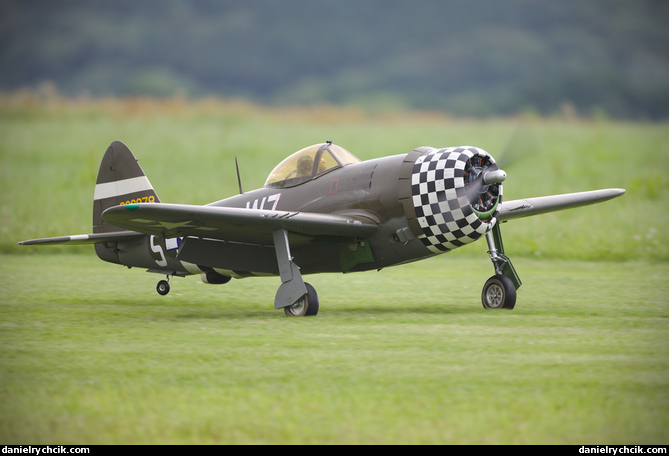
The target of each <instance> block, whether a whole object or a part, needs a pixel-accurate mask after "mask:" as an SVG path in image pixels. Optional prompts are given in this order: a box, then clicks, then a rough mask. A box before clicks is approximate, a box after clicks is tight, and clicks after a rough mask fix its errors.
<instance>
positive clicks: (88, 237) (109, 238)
mask: <svg viewBox="0 0 669 456" xmlns="http://www.w3.org/2000/svg"><path fill="white" fill-rule="evenodd" d="M142 236H144V234H142V233H137V232H136V231H117V232H111V233H97V234H79V235H75V236H60V237H51V238H43V239H31V240H29V241H21V242H19V245H58V244H69V245H82V244H97V243H98V242H120V241H127V240H130V239H133V238H138V237H142Z"/></svg>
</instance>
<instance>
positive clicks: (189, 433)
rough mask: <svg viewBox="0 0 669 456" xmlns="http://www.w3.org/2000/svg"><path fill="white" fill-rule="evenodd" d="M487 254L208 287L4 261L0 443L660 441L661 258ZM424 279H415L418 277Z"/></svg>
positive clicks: (54, 263) (667, 325)
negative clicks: (295, 289) (284, 304)
mask: <svg viewBox="0 0 669 456" xmlns="http://www.w3.org/2000/svg"><path fill="white" fill-rule="evenodd" d="M517 263H518V264H517V267H518V269H519V271H520V272H521V274H522V276H523V279H524V280H525V284H524V285H523V287H522V288H521V289H520V290H519V302H518V305H517V307H516V309H515V310H513V311H498V312H490V311H484V310H483V308H482V307H481V305H480V301H479V293H480V287H481V284H482V281H483V280H484V279H485V278H486V277H487V276H488V275H489V274H490V273H491V267H490V265H489V264H488V261H487V260H485V259H481V260H478V259H472V258H458V257H457V256H453V257H451V258H449V257H448V256H443V257H440V258H437V259H433V260H428V261H425V262H419V263H415V264H412V265H407V266H404V267H399V268H390V269H386V270H384V271H382V272H380V273H375V272H373V273H360V274H357V275H356V274H354V275H350V276H343V275H319V276H314V277H309V279H308V280H309V281H310V282H312V283H313V284H314V285H315V286H316V287H317V289H318V290H319V293H320V297H321V312H320V313H319V315H318V316H317V317H314V318H302V319H289V318H285V317H284V316H283V314H282V312H280V311H275V310H274V309H273V308H272V297H273V294H274V292H275V289H276V287H277V285H278V282H277V281H276V280H275V279H271V278H270V279H245V280H241V281H234V282H232V283H230V284H228V285H223V286H220V287H215V286H208V285H204V284H202V283H200V282H199V281H198V280H196V279H195V278H187V279H175V280H173V291H172V293H170V295H169V296H168V297H160V296H158V295H157V294H156V293H155V291H154V286H155V277H154V275H153V274H146V273H143V272H140V271H127V270H124V268H121V267H118V266H116V267H114V266H112V265H106V264H103V263H101V262H99V261H97V259H95V258H93V257H92V256H85V255H44V256H35V255H28V256H18V255H11V256H5V257H4V258H3V262H2V266H1V272H2V276H3V278H4V280H3V289H4V292H5V293H4V298H3V302H2V307H1V308H0V312H1V314H2V316H1V321H2V323H1V327H2V329H1V331H0V338H1V340H2V345H1V347H2V349H1V351H0V356H1V358H2V364H1V365H2V370H1V371H0V372H1V376H2V377H1V378H2V382H0V401H1V402H2V404H3V406H2V412H1V413H0V441H2V442H3V443H16V444H28V443H32V444H38V443H42V444H55V443H59V444H63V443H70V444H75V443H78V444H118V443H129V444H133V443H136V444H148V443H177V444H199V443H202V444H212V443H213V444H220V443H241V444H244V443H269V444H273V443H278V444H290V443H308V444H316V443H324V444H339V443H352V444H356V443H361V444H384V443H385V444H394V443H410V444H435V443H445V444H505V443H510V444H584V443H585V444H632V443H636V444H666V443H667V442H668V441H669V431H668V429H669V414H668V413H667V411H668V410H669V388H668V387H669V357H668V355H669V347H668V345H667V343H666V340H667V330H668V329H669V320H668V318H667V317H669V312H668V309H667V302H666V296H667V292H669V289H668V286H667V283H666V280H665V277H666V276H667V274H668V273H669V267H668V266H667V265H666V264H664V263H663V264H655V265H649V264H647V263H629V264H626V265H624V266H622V265H619V264H616V263H603V262H581V261H576V262H575V261H554V262H549V261H544V260H541V261H538V260H532V259H520V260H519V261H518V262H517ZM426 282H427V283H429V286H425V283H426Z"/></svg>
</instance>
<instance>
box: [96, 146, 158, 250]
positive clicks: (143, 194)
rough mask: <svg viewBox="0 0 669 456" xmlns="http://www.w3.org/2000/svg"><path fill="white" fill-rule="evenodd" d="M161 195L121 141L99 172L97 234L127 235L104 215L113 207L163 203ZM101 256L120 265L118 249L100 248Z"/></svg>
mask: <svg viewBox="0 0 669 456" xmlns="http://www.w3.org/2000/svg"><path fill="white" fill-rule="evenodd" d="M159 202H160V200H159V199H158V195H156V192H155V190H153V187H152V186H151V183H150V182H149V179H148V178H147V177H146V174H144V171H143V170H142V167H141V166H139V163H138V162H137V159H136V158H135V156H134V155H133V154H132V152H130V149H128V147H127V146H126V145H125V144H123V143H122V142H120V141H114V142H113V143H111V145H110V146H109V148H108V149H107V152H105V155H104V157H103V158H102V163H101V164H100V170H99V171H98V179H97V181H96V183H95V195H94V197H93V233H109V232H114V231H124V230H123V229H122V228H119V227H117V226H114V225H112V224H110V223H107V222H105V221H104V220H103V219H102V213H103V212H104V211H105V210H106V209H108V208H110V207H112V206H118V205H122V204H132V203H159ZM95 250H96V252H97V254H98V256H99V257H100V258H101V259H103V260H105V261H111V262H113V263H118V262H119V261H118V256H117V253H116V248H115V247H114V246H109V245H107V244H96V245H95Z"/></svg>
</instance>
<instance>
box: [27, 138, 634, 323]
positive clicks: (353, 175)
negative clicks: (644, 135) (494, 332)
mask: <svg viewBox="0 0 669 456" xmlns="http://www.w3.org/2000/svg"><path fill="white" fill-rule="evenodd" d="M235 162H236V164H237V160H236V159H235ZM506 177H507V175H506V172H505V171H504V170H502V169H500V167H499V165H498V164H497V162H496V161H495V159H494V158H493V157H492V156H491V155H490V154H489V153H488V152H486V151H484V150H483V149H481V148H478V147H473V146H461V147H446V148H434V147H426V146H423V147H418V148H416V149H414V150H412V151H410V152H408V153H403V154H399V155H393V156H387V157H382V158H376V159H372V160H366V161H361V160H359V159H358V158H356V157H355V156H354V155H353V154H351V153H350V152H349V151H347V150H346V149H344V148H343V147H341V146H338V145H336V144H333V143H332V141H327V142H324V143H320V144H314V145H311V146H308V147H306V148H304V149H301V150H299V151H297V152H295V153H293V154H292V155H290V156H288V157H287V158H286V159H284V160H283V161H281V162H280V163H279V164H278V165H277V166H276V167H275V168H274V169H273V170H272V172H271V173H270V174H269V176H268V178H267V181H266V182H265V185H264V186H263V187H262V188H260V189H257V190H253V191H249V192H244V191H243V190H242V185H241V179H240V178H239V166H238V165H237V178H238V182H239V194H238V195H235V196H232V197H229V198H226V199H223V200H220V201H216V202H213V203H211V204H208V205H204V206H200V205H186V204H168V203H163V202H161V201H160V199H159V198H158V195H157V194H156V192H155V190H154V189H153V186H152V185H151V183H150V182H149V179H148V178H147V176H146V174H145V173H144V171H143V170H142V168H141V166H140V165H139V162H138V160H137V159H136V158H135V156H134V155H133V153H132V152H131V151H130V149H129V148H128V147H127V146H126V145H125V144H123V143H122V142H120V141H114V142H112V143H111V145H110V146H109V147H108V149H107V151H106V153H105V154H104V157H103V158H102V162H101V164H100V169H99V172H98V176H97V181H96V184H95V191H94V195H93V233H92V234H84V235H75V236H61V237H52V238H43V239H34V240H29V241H22V242H19V244H20V245H54V244H93V245H94V246H95V251H96V253H97V255H98V257H99V258H100V259H102V260H104V261H107V262H110V263H116V264H121V265H124V266H127V267H128V268H133V267H138V268H143V269H147V271H148V272H153V273H158V274H161V275H164V276H166V280H160V281H159V282H158V284H157V287H156V290H157V292H158V293H159V294H161V295H166V294H167V293H168V292H169V291H170V284H169V279H170V277H174V276H177V277H183V276H188V275H193V274H199V275H200V277H201V280H202V281H203V282H205V283H209V284H224V283H227V282H229V281H230V280H231V278H237V279H239V278H244V277H250V276H279V277H280V279H281V285H280V286H279V288H278V290H277V292H276V295H275V298H274V308H275V309H283V310H284V313H285V315H287V316H289V317H298V316H312V315H316V314H317V313H318V310H319V299H318V294H317V293H316V290H315V289H314V287H313V286H311V285H310V284H309V283H307V282H305V281H304V280H303V277H302V276H303V275H307V274H316V273H332V272H337V273H351V272H358V271H367V270H381V269H383V268H386V267H389V266H394V265H401V264H405V263H410V262H413V261H417V260H421V259H425V258H430V257H433V256H435V255H439V254H442V253H446V252H450V251H452V250H455V249H457V248H460V247H462V246H465V245H467V244H471V243H473V242H474V241H477V240H478V239H481V238H485V239H486V242H487V244H488V255H489V256H490V260H491V261H492V264H493V268H494V272H495V274H494V275H493V276H492V277H490V278H489V279H488V280H487V281H486V282H485V284H484V286H483V290H482V293H481V301H482V304H483V307H484V308H486V309H502V308H505V309H513V308H514V306H515V304H516V297H517V293H516V292H517V289H518V288H519V287H520V286H521V284H522V282H521V280H520V278H519V277H518V274H517V272H516V270H515V268H514V267H513V265H512V263H511V260H510V259H509V257H508V256H506V254H505V251H504V246H503V243H502V234H501V230H500V225H501V223H503V222H507V221H509V220H513V219H518V218H522V217H527V216H534V215H538V214H543V213H546V212H551V211H558V210H563V209H569V208H573V207H579V206H585V205H589V204H595V203H600V202H604V201H607V200H610V199H612V198H616V197H619V196H621V195H623V194H624V193H625V190H624V189H618V188H611V189H603V190H595V191H587V192H579V193H570V194H562V195H552V196H543V197H535V198H528V199H519V200H512V201H506V200H503V194H502V182H504V181H505V179H506Z"/></svg>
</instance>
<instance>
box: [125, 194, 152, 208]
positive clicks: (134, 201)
mask: <svg viewBox="0 0 669 456" xmlns="http://www.w3.org/2000/svg"><path fill="white" fill-rule="evenodd" d="M155 202H156V197H155V196H142V197H140V198H137V199H131V200H128V201H121V202H120V203H118V204H119V206H125V205H126V204H139V203H155Z"/></svg>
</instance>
